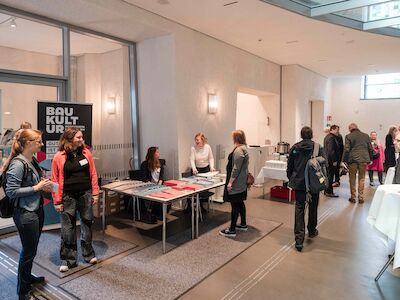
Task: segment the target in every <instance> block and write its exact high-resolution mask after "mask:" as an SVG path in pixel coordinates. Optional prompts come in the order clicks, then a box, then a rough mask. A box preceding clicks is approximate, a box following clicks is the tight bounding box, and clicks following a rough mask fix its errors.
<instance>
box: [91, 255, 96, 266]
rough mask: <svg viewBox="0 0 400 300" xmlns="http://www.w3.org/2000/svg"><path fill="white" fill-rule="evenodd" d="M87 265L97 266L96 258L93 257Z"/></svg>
mask: <svg viewBox="0 0 400 300" xmlns="http://www.w3.org/2000/svg"><path fill="white" fill-rule="evenodd" d="M89 264H91V265H95V264H97V257H96V256H95V257H93V258H92V259H91V260H90V261H89Z"/></svg>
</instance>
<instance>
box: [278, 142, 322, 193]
mask: <svg viewBox="0 0 400 300" xmlns="http://www.w3.org/2000/svg"><path fill="white" fill-rule="evenodd" d="M314 144H315V143H314V142H313V141H312V140H302V141H301V142H298V143H297V144H294V145H293V147H292V148H291V149H290V152H289V159H288V165H287V170H286V172H287V177H288V178H289V182H290V187H291V188H293V189H294V190H299V191H305V190H306V183H305V179H304V171H305V169H306V165H307V162H308V160H309V159H310V158H311V156H312V154H313V150H314ZM323 155H324V152H323V150H322V147H321V146H320V147H319V151H318V156H323Z"/></svg>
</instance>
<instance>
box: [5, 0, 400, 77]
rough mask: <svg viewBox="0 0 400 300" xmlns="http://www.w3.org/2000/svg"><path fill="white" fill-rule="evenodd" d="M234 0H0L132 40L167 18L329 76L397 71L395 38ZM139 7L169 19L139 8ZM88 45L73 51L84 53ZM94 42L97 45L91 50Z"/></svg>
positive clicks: (163, 26)
mask: <svg viewBox="0 0 400 300" xmlns="http://www.w3.org/2000/svg"><path fill="white" fill-rule="evenodd" d="M237 1H238V3H237V4H233V5H229V6H224V4H227V3H230V2H234V1H233V0H168V1H165V0H162V1H160V0H107V1H106V0H102V1H98V0H68V1H65V0H40V1H26V0H0V3H3V4H6V5H9V6H13V7H16V8H20V9H23V10H26V11H30V12H34V13H37V14H40V15H44V16H48V17H50V18H54V19H57V20H61V21H64V22H67V23H71V24H74V25H77V26H82V27H86V28H90V29H93V30H97V31H101V32H105V33H108V34H111V35H115V36H118V37H121V38H125V39H128V40H132V41H141V40H143V39H146V38H151V37H155V36H159V35H162V34H168V33H169V32H172V31H173V30H174V27H176V26H174V25H173V24H172V23H171V22H169V21H168V20H167V19H169V20H173V21H175V22H177V23H180V24H183V25H185V26H187V27H190V28H193V29H195V30H197V31H200V32H203V33H205V34H207V35H210V36H212V37H214V38H216V39H219V40H222V41H224V42H226V43H228V44H231V45H234V46H236V47H238V48H241V49H244V50H246V51H248V52H250V53H253V54H255V55H258V56H260V57H263V58H265V59H267V60H270V61H273V62H276V63H278V64H282V65H287V64H299V65H302V66H304V67H306V68H308V69H310V70H313V71H315V72H317V73H320V74H322V75H325V76H329V77H336V76H348V75H361V74H373V73H376V72H379V73H388V72H399V71H400V59H398V57H399V53H400V38H395V37H388V36H382V35H376V34H372V33H367V32H361V31H357V30H353V29H349V28H345V27H341V26H338V25H333V24H328V23H324V22H321V21H317V20H313V19H310V18H306V17H304V16H300V15H298V14H295V13H292V12H289V11H286V10H283V9H280V8H277V7H275V6H271V5H269V4H266V3H264V2H261V1H259V0H237ZM159 2H169V4H160V3H159ZM138 7H141V8H143V9H145V10H147V11H151V12H154V13H155V14H157V15H161V16H163V17H165V18H167V19H160V18H158V17H157V16H155V15H153V16H152V15H149V14H146V13H142V12H141V11H140V10H139V9H138ZM17 23H18V19H17ZM2 26H4V24H3V25H0V27H2ZM18 27H19V26H18ZM30 28H31V29H32V28H33V27H30ZM7 29H9V28H7ZM0 30H3V29H0ZM3 34H4V31H0V39H4V38H5V36H4V35H3ZM9 37H11V36H9ZM13 37H14V38H15V36H13ZM42 37H43V36H42ZM20 38H21V39H22V42H23V43H25V45H26V42H27V41H30V40H29V39H30V38H32V40H40V38H41V35H40V34H39V35H36V36H34V37H30V36H27V35H26V34H22V35H21V36H20ZM259 39H261V40H262V41H259ZM40 41H41V42H40V43H38V42H33V43H31V45H32V46H33V47H34V45H36V44H41V45H42V46H43V47H49V48H52V47H51V46H50V45H51V43H52V41H48V40H40ZM0 42H1V40H0ZM78 44H82V45H85V42H84V41H81V42H79V43H78ZM25 47H26V46H25ZM86 48H87V46H85V47H83V49H81V50H76V53H83V52H86V50H87V49H86ZM96 49H101V46H96V47H94V49H91V50H90V51H95V50H96ZM58 50H60V49H58ZM58 50H57V51H58ZM74 51H75V50H74ZM98 51H100V50H98ZM102 51H103V50H102Z"/></svg>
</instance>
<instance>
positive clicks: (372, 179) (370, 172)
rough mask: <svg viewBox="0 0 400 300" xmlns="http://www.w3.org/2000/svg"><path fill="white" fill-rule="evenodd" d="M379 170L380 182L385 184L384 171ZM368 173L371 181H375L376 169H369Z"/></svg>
mask: <svg viewBox="0 0 400 300" xmlns="http://www.w3.org/2000/svg"><path fill="white" fill-rule="evenodd" d="M377 172H378V179H379V183H380V184H383V172H382V171H377ZM368 175H369V182H374V171H373V170H368Z"/></svg>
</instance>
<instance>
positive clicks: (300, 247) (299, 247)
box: [294, 243, 303, 252]
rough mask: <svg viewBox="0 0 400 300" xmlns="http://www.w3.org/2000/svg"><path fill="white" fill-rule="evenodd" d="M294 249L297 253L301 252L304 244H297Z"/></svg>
mask: <svg viewBox="0 0 400 300" xmlns="http://www.w3.org/2000/svg"><path fill="white" fill-rule="evenodd" d="M294 247H295V248H296V250H297V251H299V252H301V251H302V250H303V244H297V243H296V245H294Z"/></svg>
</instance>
